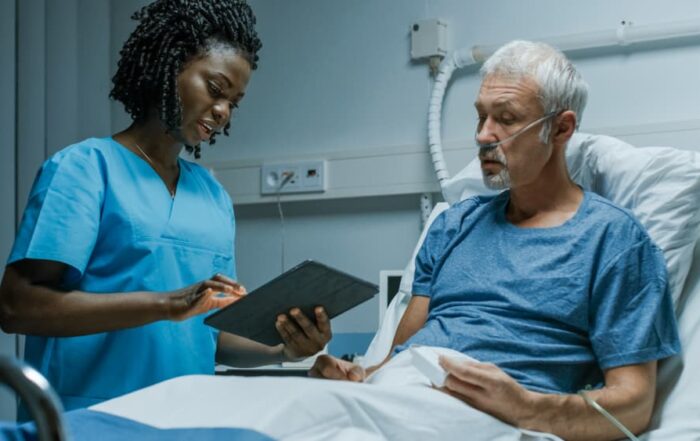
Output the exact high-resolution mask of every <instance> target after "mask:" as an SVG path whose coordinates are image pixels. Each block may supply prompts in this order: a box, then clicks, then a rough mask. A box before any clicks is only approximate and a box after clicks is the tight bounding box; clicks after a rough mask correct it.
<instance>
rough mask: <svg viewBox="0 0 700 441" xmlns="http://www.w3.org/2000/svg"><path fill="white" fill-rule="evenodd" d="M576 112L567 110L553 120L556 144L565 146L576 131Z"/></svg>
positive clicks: (553, 137) (553, 133)
mask: <svg viewBox="0 0 700 441" xmlns="http://www.w3.org/2000/svg"><path fill="white" fill-rule="evenodd" d="M576 122H577V118H576V113H574V112H573V111H572V110H565V111H563V112H562V113H561V114H560V115H558V116H557V117H555V118H554V121H553V122H552V142H553V143H554V145H555V146H564V145H566V143H568V142H569V139H571V136H572V135H573V134H574V132H575V131H576Z"/></svg>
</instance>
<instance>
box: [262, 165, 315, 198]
mask: <svg viewBox="0 0 700 441" xmlns="http://www.w3.org/2000/svg"><path fill="white" fill-rule="evenodd" d="M260 175H261V176H260V177H261V182H260V188H261V193H262V194H264V195H274V194H277V193H280V194H288V193H322V192H324V191H326V161H322V160H321V161H302V162H287V163H278V164H263V165H262V168H261V173H260Z"/></svg>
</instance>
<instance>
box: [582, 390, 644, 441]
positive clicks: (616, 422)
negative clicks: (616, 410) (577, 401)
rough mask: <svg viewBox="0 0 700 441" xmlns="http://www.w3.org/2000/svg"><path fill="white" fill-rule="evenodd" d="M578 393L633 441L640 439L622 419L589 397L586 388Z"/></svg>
mask: <svg viewBox="0 0 700 441" xmlns="http://www.w3.org/2000/svg"><path fill="white" fill-rule="evenodd" d="M578 394H579V395H581V396H582V397H583V399H584V401H585V402H586V403H588V405H589V406H591V407H592V408H594V409H595V410H597V411H598V412H600V414H601V415H603V416H604V417H605V418H606V419H607V420H608V421H610V423H612V425H613V426H615V427H617V428H618V429H619V430H620V432H622V433H624V434H625V436H626V437H627V438H629V439H631V440H632V441H639V438H637V437H636V436H635V435H634V433H632V432H631V431H630V430H629V429H628V428H627V427H625V425H624V424H622V423H621V422H620V420H618V419H617V418H615V417H614V416H612V414H611V413H610V412H608V411H607V410H605V409H604V408H603V406H601V405H600V404H598V403H597V402H596V400H594V399H593V398H591V397H589V396H588V394H587V393H586V391H585V390H583V389H581V390H580V391H578Z"/></svg>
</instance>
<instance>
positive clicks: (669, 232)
mask: <svg viewBox="0 0 700 441" xmlns="http://www.w3.org/2000/svg"><path fill="white" fill-rule="evenodd" d="M567 162H568V164H569V168H570V170H571V175H572V177H573V179H574V180H575V181H576V182H577V183H579V184H580V185H582V186H583V187H584V188H586V189H589V190H592V191H595V192H597V193H599V194H601V195H603V196H605V197H607V198H609V199H611V200H613V201H615V202H616V203H617V204H619V205H622V206H624V207H627V208H629V209H631V210H632V211H633V212H634V213H635V214H636V215H637V217H638V218H639V219H640V221H641V222H642V223H643V224H644V225H645V227H646V228H647V230H648V231H649V234H650V235H651V236H652V238H653V239H654V241H655V242H656V244H657V245H658V246H659V247H660V248H661V249H662V250H663V252H664V255H665V257H666V261H667V265H668V268H669V283H670V287H669V289H670V290H671V294H672V296H673V299H674V303H675V307H676V313H677V316H678V323H679V330H680V336H681V342H682V346H683V352H682V354H681V355H680V356H677V357H674V358H671V359H667V360H665V361H663V362H662V363H661V364H660V367H659V376H658V390H657V399H656V406H655V409H654V413H653V417H652V424H651V426H650V428H649V430H648V431H647V433H645V434H644V435H643V436H642V437H641V439H643V440H647V441H658V440H665V441H687V440H700V399H698V397H697V396H698V394H700V248H698V247H697V246H696V245H697V241H698V237H699V236H700V234H699V233H700V207H699V205H700V157H699V156H698V154H696V153H694V152H690V151H682V150H677V149H673V148H668V147H645V148H635V147H633V146H631V145H628V144H625V143H624V142H622V141H620V140H617V139H615V138H610V137H606V136H597V135H586V134H576V135H574V138H573V139H572V141H571V143H570V145H569V147H568V150H567ZM447 188H448V190H449V192H450V194H451V195H452V200H455V201H456V200H460V199H463V198H465V197H469V196H471V195H473V194H483V193H487V192H488V190H486V189H485V188H484V187H483V184H482V181H481V172H480V169H479V164H478V163H477V162H472V163H470V164H469V165H468V166H467V167H466V168H465V169H464V170H462V171H461V172H460V173H459V174H457V175H456V176H454V177H453V178H451V179H450V180H449V182H448V183H447ZM446 208H447V204H438V205H437V206H436V207H435V210H434V211H433V213H432V214H431V220H432V219H434V218H435V217H436V216H437V214H438V213H439V212H441V211H442V210H444V209H446ZM428 226H429V225H427V226H426V229H427V228H428ZM424 234H425V231H424V232H423V235H424ZM422 239H423V238H422V237H421V241H422ZM419 246H420V242H419V244H418V245H417V246H416V252H417V249H418V247H419ZM414 256H415V254H414ZM412 275H413V258H411V259H410V263H409V265H408V267H407V268H406V270H405V272H404V277H403V279H402V283H401V289H400V291H399V293H398V294H397V295H396V297H395V298H394V300H393V301H392V303H391V305H390V307H389V310H388V311H387V312H386V314H385V316H384V321H383V322H382V324H381V326H380V329H379V331H378V333H377V335H376V336H375V338H374V340H373V341H372V343H371V345H370V348H369V350H368V351H367V353H366V354H365V356H364V358H363V360H362V364H364V365H371V364H374V363H376V362H378V361H380V360H381V359H383V358H384V356H385V355H386V353H387V351H388V350H389V347H390V345H391V340H392V339H393V335H394V332H395V330H396V326H397V325H398V321H399V319H400V317H401V315H402V313H403V311H404V310H405V308H406V305H407V304H408V301H409V299H410V295H411V294H410V291H411V290H410V287H411V281H412ZM403 354H405V353H402V354H400V355H399V356H397V357H395V358H394V359H393V360H392V361H391V362H390V363H389V364H388V365H387V366H385V368H382V369H381V370H380V371H378V373H377V374H376V375H375V376H374V377H372V378H370V379H369V381H368V382H366V383H360V384H358V383H347V382H336V381H327V380H317V379H308V378H272V377H259V378H239V377H221V376H186V377H180V378H175V379H172V380H169V381H165V382H163V383H160V384H156V385H154V386H151V387H148V388H145V389H142V390H139V391H136V392H133V393H131V394H128V395H124V396H122V397H118V398H115V399H113V400H110V401H107V402H104V403H101V404H98V405H96V406H93V407H91V408H89V409H87V410H82V411H77V412H69V413H67V414H65V422H66V426H67V431H68V432H69V434H71V433H72V436H73V439H75V440H82V439H97V438H95V433H101V434H105V433H106V434H107V435H100V439H101V440H102V441H106V440H109V439H127V437H128V439H149V440H150V439H154V440H155V439H230V440H248V439H250V440H257V439H274V440H305V441H309V440H326V439H334V440H357V439H362V440H381V439H402V440H404V439H406V440H411V439H419V440H424V439H441V440H449V439H467V438H466V437H467V436H468V439H471V440H502V441H507V440H513V441H515V440H557V439H558V438H557V437H555V436H553V435H548V434H542V433H534V432H527V431H521V430H518V429H516V428H514V427H511V426H509V425H507V424H505V423H502V422H500V421H498V420H496V419H494V418H492V417H490V416H488V415H486V414H483V413H481V412H479V411H476V410H474V409H471V408H469V407H468V406H467V405H465V404H463V403H462V402H461V401H458V400H456V399H454V398H452V397H451V396H448V395H446V394H444V393H442V392H439V391H436V390H434V389H432V388H430V387H428V385H429V381H428V380H427V378H426V377H425V376H424V375H423V374H421V373H420V371H418V370H416V369H415V367H414V366H413V365H412V363H411V360H410V357H407V356H405V355H403ZM95 421H96V422H95ZM92 426H94V430H99V432H92V433H90V431H91V430H93V427H92ZM109 434H111V436H114V437H113V438H109V436H110V435H109ZM125 434H126V435H125ZM179 436H182V437H181V438H179ZM621 438H622V436H621ZM18 439H19V438H18Z"/></svg>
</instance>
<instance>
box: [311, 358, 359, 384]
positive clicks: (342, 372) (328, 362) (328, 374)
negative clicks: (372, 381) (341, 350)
mask: <svg viewBox="0 0 700 441" xmlns="http://www.w3.org/2000/svg"><path fill="white" fill-rule="evenodd" d="M365 376H366V373H365V370H364V369H363V368H362V366H360V365H357V364H355V363H350V362H349V361H345V360H341V359H339V358H335V357H331V356H330V355H325V354H323V355H319V356H318V358H317V359H316V361H315V362H314V365H313V366H312V367H311V369H310V370H309V377H315V378H326V379H329V380H345V381H355V382H362V381H364V379H365Z"/></svg>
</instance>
